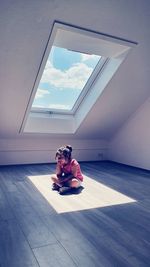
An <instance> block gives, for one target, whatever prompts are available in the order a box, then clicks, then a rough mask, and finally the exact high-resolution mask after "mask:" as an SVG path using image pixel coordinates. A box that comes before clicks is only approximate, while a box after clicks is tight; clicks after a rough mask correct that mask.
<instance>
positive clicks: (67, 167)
mask: <svg viewBox="0 0 150 267" xmlns="http://www.w3.org/2000/svg"><path fill="white" fill-rule="evenodd" d="M73 167H75V168H76V170H77V175H76V178H78V179H79V180H81V181H83V175H82V172H81V169H80V164H79V163H78V162H77V160H76V159H71V161H70V162H69V163H68V164H67V165H65V166H61V171H62V172H64V173H66V174H67V173H72V168H73Z"/></svg>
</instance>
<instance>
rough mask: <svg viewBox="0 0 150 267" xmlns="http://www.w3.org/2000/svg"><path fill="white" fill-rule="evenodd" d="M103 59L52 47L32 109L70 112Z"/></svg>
mask: <svg viewBox="0 0 150 267" xmlns="http://www.w3.org/2000/svg"><path fill="white" fill-rule="evenodd" d="M100 58H101V57H100V56H97V55H88V54H83V53H79V52H75V51H70V50H67V49H64V48H60V47H56V46H53V47H52V49H51V52H50V55H49V57H48V60H47V63H46V66H45V69H44V72H43V75H42V78H41V81H40V83H39V86H38V89H37V92H36V95H35V99H34V102H33V104H32V107H34V108H48V109H60V110H68V111H69V110H71V109H72V108H73V106H74V104H75V102H76V100H77V99H78V97H79V95H80V93H81V91H82V90H83V88H84V86H85V84H86V82H87V80H88V79H89V77H90V76H91V74H92V72H93V70H94V68H95V66H96V65H97V63H98V61H99V59H100Z"/></svg>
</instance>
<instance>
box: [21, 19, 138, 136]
mask: <svg viewBox="0 0 150 267" xmlns="http://www.w3.org/2000/svg"><path fill="white" fill-rule="evenodd" d="M61 31H62V32H61ZM57 32H59V33H60V36H59V34H58V40H56V42H57V41H58V42H59V41H60V40H61V38H59V37H61V36H62V35H63V36H64V35H65V34H66V37H67V38H68V40H67V42H69V48H70V47H71V46H72V50H76V51H79V52H85V53H88V52H89V53H91V54H95V53H97V54H99V55H100V56H102V57H103V59H102V60H100V62H99V64H98V66H97V67H96V68H95V71H94V72H93V75H92V76H93V77H92V79H89V81H88V82H87V85H86V86H85V91H84V90H83V93H81V98H80V97H79V99H78V100H77V101H76V103H75V105H74V107H73V109H72V110H71V112H69V111H65V110H56V109H55V110H52V109H40V108H38V109H37V108H32V109H31V107H32V102H33V99H34V97H35V94H36V91H37V88H38V85H39V82H40V79H41V76H42V73H43V70H44V68H45V65H46V62H47V58H48V56H49V53H50V50H51V47H52V45H53V44H54V39H55V37H56V33H57ZM78 35H79V37H80V38H81V39H82V41H83V44H81V50H80V44H78V47H77V49H75V47H74V44H75V41H74V40H73V39H74V38H76V36H77V37H78ZM70 36H71V37H72V39H71V38H70ZM67 38H66V39H67ZM69 38H70V39H69ZM59 39H60V40H59ZM62 39H63V38H62ZM63 41H64V47H65V46H66V43H65V39H64V40H63ZM87 41H88V42H89V43H90V45H87V46H86V43H87ZM60 42H61V41H60ZM62 43H63V42H62ZM135 44H136V43H134V42H129V41H126V40H122V39H119V38H115V37H112V36H108V35H104V34H100V33H97V32H93V31H89V30H86V29H81V28H78V27H75V26H70V25H66V24H63V23H59V22H55V23H54V25H53V29H52V31H51V34H50V38H49V41H48V44H47V47H46V49H45V52H44V56H43V59H42V62H41V64H40V68H39V72H38V74H37V77H36V81H35V85H34V89H33V92H32V95H31V99H30V101H29V104H28V109H27V112H26V115H25V118H24V121H23V123H22V127H21V132H24V133H54V134H55V133H56V134H58V133H59V134H66V133H69V134H70V133H72V134H73V133H75V132H76V130H77V129H78V127H79V126H80V124H81V122H82V121H83V120H84V118H85V117H86V115H87V113H88V112H89V111H90V109H91V108H92V106H93V105H94V104H95V102H96V101H97V99H98V97H100V95H101V93H102V92H103V90H104V88H105V87H106V85H107V84H108V82H109V81H110V80H111V78H112V77H113V75H114V73H115V72H116V71H117V69H118V68H119V66H120V64H121V63H122V62H123V61H124V59H125V58H126V56H127V54H128V52H129V51H130V49H131V48H133V47H134V46H135ZM83 49H84V50H83Z"/></svg>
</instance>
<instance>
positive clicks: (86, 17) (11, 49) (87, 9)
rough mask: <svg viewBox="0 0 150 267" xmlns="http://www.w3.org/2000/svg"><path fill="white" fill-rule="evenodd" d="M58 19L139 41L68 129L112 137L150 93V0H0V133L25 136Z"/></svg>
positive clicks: (79, 134)
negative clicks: (30, 104) (77, 123)
mask: <svg viewBox="0 0 150 267" xmlns="http://www.w3.org/2000/svg"><path fill="white" fill-rule="evenodd" d="M54 21H60V22H64V23H67V24H71V25H75V26H78V27H82V28H85V29H89V30H93V31H97V32H100V33H105V34H108V35H111V36H114V37H118V38H123V39H126V40H129V41H133V42H137V43H138V45H137V46H136V48H134V49H133V50H132V52H130V54H129V55H128V57H127V59H126V60H125V61H124V63H123V64H122V65H121V67H120V68H119V70H118V71H117V73H116V74H115V76H114V77H113V78H112V80H111V81H110V82H109V84H108V86H107V88H106V89H105V90H104V92H103V94H102V95H101V97H100V98H99V99H98V101H97V102H96V104H95V105H94V106H93V108H92V109H91V111H90V112H89V113H88V115H87V117H86V118H85V120H84V121H83V123H82V124H81V126H80V127H79V129H78V130H77V132H76V134H75V135H69V137H70V138H71V137H72V138H74V137H75V138H104V139H105V138H106V139H107V138H111V136H112V135H113V134H114V133H115V132H116V131H117V130H118V129H119V128H120V127H121V126H122V124H123V123H124V122H125V121H126V120H127V119H128V118H129V117H130V115H131V114H132V113H133V112H135V111H136V109H137V108H138V107H139V106H140V105H141V104H142V103H143V102H144V101H145V100H146V98H147V97H148V96H150V86H149V85H150V53H149V46H150V30H149V29H150V1H149V0H143V1H141V0H126V1H123V0H122V1H118V0H86V1H85V0H76V1H74V0H70V1H68V0H61V1H60V0H49V1H48V0H30V1H25V0H19V1H18V0H14V1H11V0H5V1H0V138H9V137H15V138H19V137H21V134H19V130H20V128H21V125H22V122H23V119H24V116H25V112H26V109H27V105H28V102H29V99H30V96H31V93H32V90H33V86H34V82H35V78H36V75H37V72H38V69H39V66H40V63H41V60H42V57H43V53H44V50H45V46H46V43H47V41H48V38H49V34H50V31H51V29H52V25H53V22H54ZM50 136H51V137H53V134H51V135H50ZM57 136H58V137H59V135H57ZM57 136H56V135H55V137H57ZM65 137H66V136H65Z"/></svg>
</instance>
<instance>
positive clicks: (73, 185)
mask: <svg viewBox="0 0 150 267" xmlns="http://www.w3.org/2000/svg"><path fill="white" fill-rule="evenodd" d="M68 183H69V186H70V187H71V188H78V187H80V186H81V181H80V180H79V179H77V178H72V179H71V180H70V181H69V182H68Z"/></svg>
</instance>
